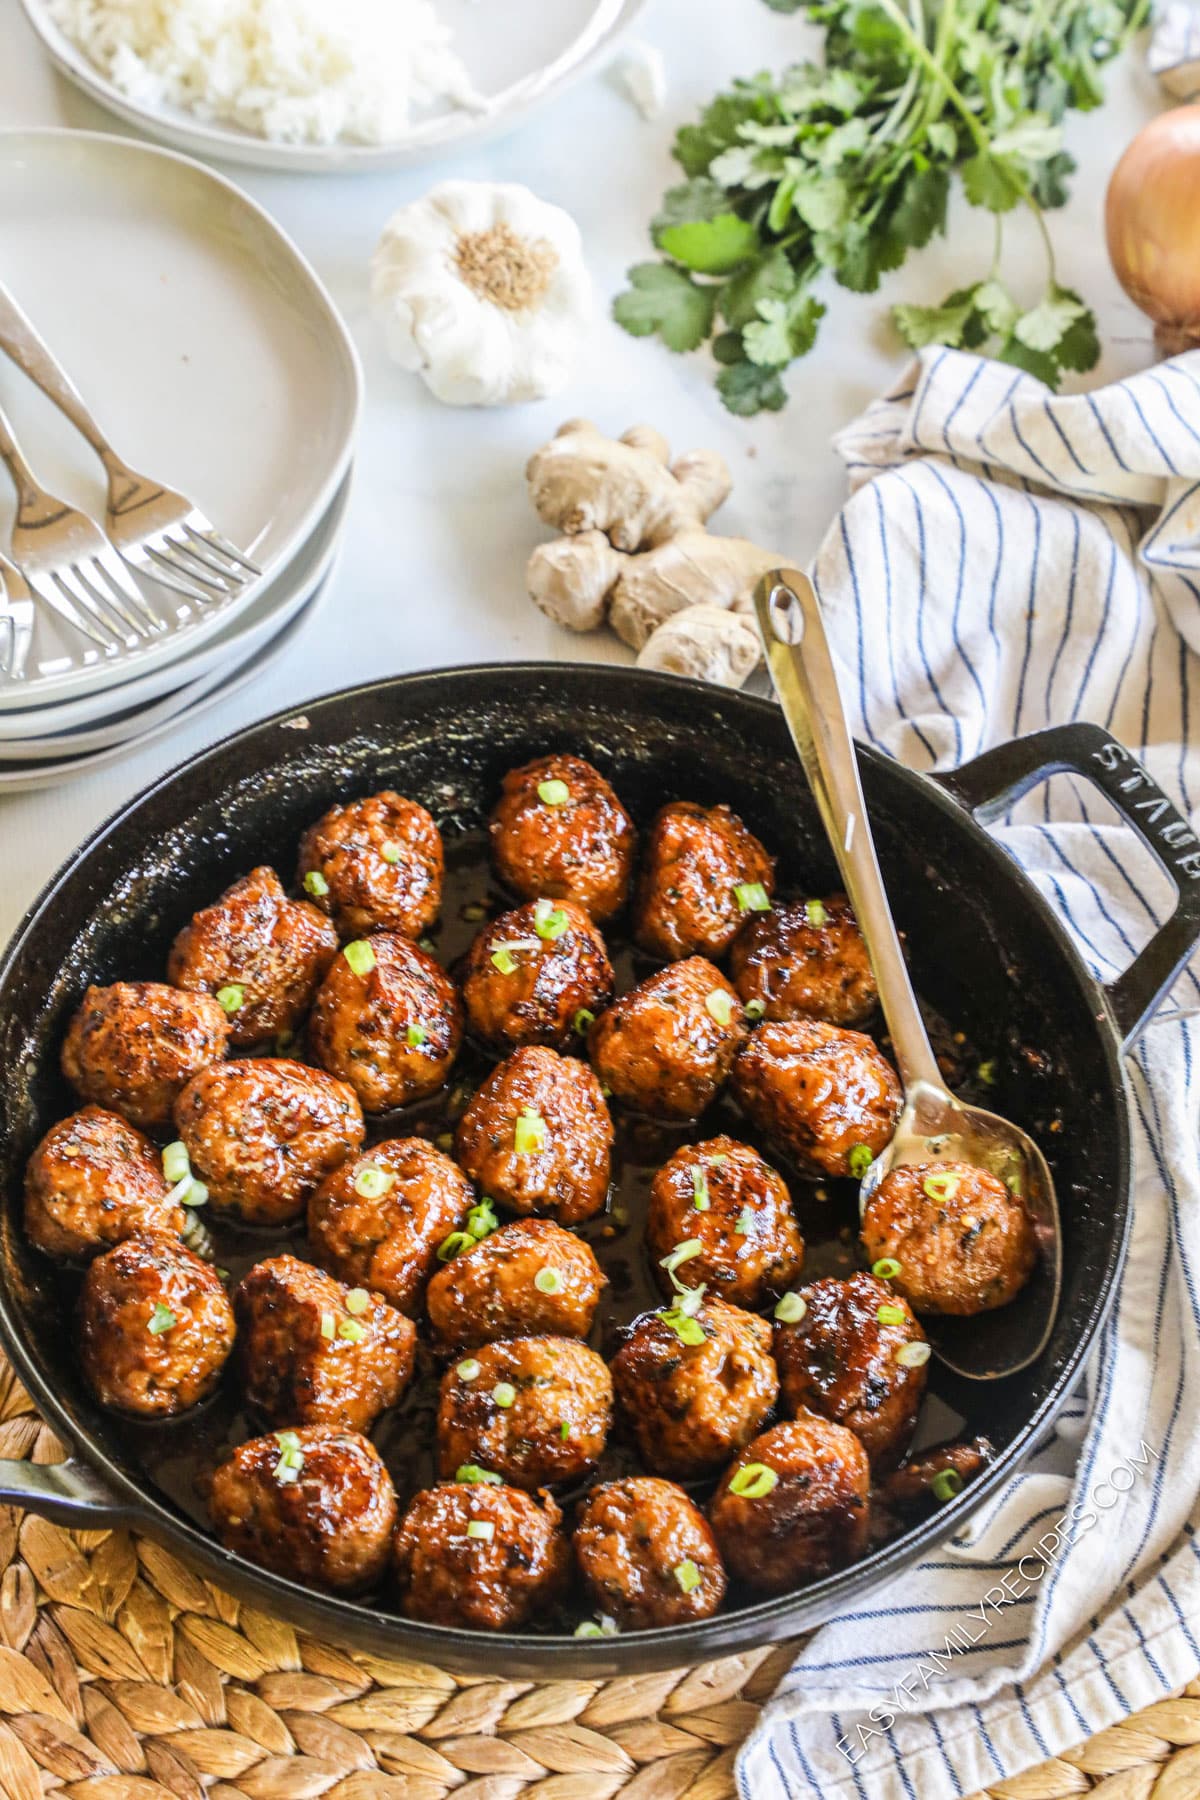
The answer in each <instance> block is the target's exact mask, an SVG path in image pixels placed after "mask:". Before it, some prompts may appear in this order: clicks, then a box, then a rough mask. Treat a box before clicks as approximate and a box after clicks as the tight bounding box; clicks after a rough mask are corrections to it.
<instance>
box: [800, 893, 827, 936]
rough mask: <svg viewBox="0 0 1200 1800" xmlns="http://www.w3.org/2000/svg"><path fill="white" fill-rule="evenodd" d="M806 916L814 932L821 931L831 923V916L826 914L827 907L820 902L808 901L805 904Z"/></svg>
mask: <svg viewBox="0 0 1200 1800" xmlns="http://www.w3.org/2000/svg"><path fill="white" fill-rule="evenodd" d="M804 916H805V918H806V919H807V920H808V922H809V924H810V925H811V926H812V928H813V930H814V931H820V929H821V927H822V925H828V923H829V914H828V913H827V912H826V910H825V907H824V905H823V904H822V902H821V901H820V900H806V901H805V902H804Z"/></svg>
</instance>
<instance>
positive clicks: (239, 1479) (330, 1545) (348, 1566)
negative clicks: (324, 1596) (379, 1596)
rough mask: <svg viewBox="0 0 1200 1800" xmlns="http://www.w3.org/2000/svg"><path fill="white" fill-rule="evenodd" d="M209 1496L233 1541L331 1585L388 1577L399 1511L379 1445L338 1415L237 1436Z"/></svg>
mask: <svg viewBox="0 0 1200 1800" xmlns="http://www.w3.org/2000/svg"><path fill="white" fill-rule="evenodd" d="M208 1504H209V1511H210V1512H211V1513H212V1519H213V1524H214V1525H215V1526H216V1530H217V1536H218V1537H219V1538H220V1540H221V1542H222V1543H223V1544H224V1546H225V1548H226V1549H227V1550H232V1551H233V1552H234V1554H235V1555H237V1556H245V1557H247V1558H248V1559H249V1560H250V1561H251V1562H255V1563H260V1564H261V1565H262V1567H263V1568H264V1569H273V1570H274V1571H275V1573H276V1574H277V1575H286V1576H288V1577H289V1578H290V1579H291V1580H292V1581H303V1582H307V1583H309V1584H311V1585H312V1586H314V1587H322V1588H328V1589H330V1590H331V1591H332V1592H334V1593H356V1592H359V1591H360V1590H362V1589H363V1588H371V1587H375V1586H376V1585H377V1583H378V1582H379V1581H380V1580H381V1579H382V1577H383V1575H384V1573H385V1571H386V1569H387V1566H388V1561H389V1559H390V1555H391V1546H392V1533H393V1531H394V1530H395V1528H396V1515H397V1513H398V1511H399V1508H398V1507H397V1505H396V1490H395V1489H394V1488H393V1486H392V1478H391V1476H390V1475H389V1474H388V1472H387V1469H386V1468H385V1467H384V1464H383V1459H382V1458H381V1457H380V1455H379V1452H378V1451H377V1450H376V1449H375V1446H374V1445H373V1444H372V1443H370V1442H368V1440H367V1439H366V1438H365V1437H361V1436H360V1435H359V1433H358V1432H357V1431H342V1430H339V1429H338V1427H337V1426H334V1425H306V1426H304V1427H303V1428H302V1429H301V1430H298V1431H273V1432H270V1433H268V1435H267V1436H266V1437H259V1438H252V1439H251V1441H250V1442H249V1443H248V1444H239V1446H238V1448H237V1449H236V1450H235V1451H234V1452H233V1455H232V1456H230V1457H229V1458H228V1459H227V1461H225V1462H223V1463H222V1464H221V1466H220V1468H219V1469H217V1470H216V1472H215V1474H214V1475H213V1480H212V1488H211V1491H210V1494H209V1502H208Z"/></svg>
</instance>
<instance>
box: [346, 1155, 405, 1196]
mask: <svg viewBox="0 0 1200 1800" xmlns="http://www.w3.org/2000/svg"><path fill="white" fill-rule="evenodd" d="M395 1185H396V1177H395V1176H394V1175H393V1174H392V1172H391V1170H390V1169H381V1168H380V1167H379V1164H378V1163H367V1164H366V1166H365V1167H364V1168H361V1169H360V1170H359V1171H358V1174H357V1175H356V1176H355V1177H354V1191H355V1193H356V1194H360V1195H361V1196H362V1198H363V1199H364V1200H379V1199H382V1197H383V1195H384V1194H388V1193H390V1192H391V1190H392V1189H393V1188H394V1187H395Z"/></svg>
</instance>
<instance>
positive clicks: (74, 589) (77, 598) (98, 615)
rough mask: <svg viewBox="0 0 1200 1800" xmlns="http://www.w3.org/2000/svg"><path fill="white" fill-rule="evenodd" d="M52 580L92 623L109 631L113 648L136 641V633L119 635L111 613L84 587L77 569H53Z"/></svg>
mask: <svg viewBox="0 0 1200 1800" xmlns="http://www.w3.org/2000/svg"><path fill="white" fill-rule="evenodd" d="M54 580H55V581H56V582H57V584H58V586H59V588H60V589H61V591H62V592H63V593H64V594H66V595H67V596H68V598H69V599H71V600H73V601H74V602H75V604H76V606H77V607H81V608H82V609H83V612H84V613H85V615H86V616H87V617H88V618H89V619H90V620H91V621H92V623H93V624H94V625H96V626H98V627H99V629H100V630H101V631H107V632H108V633H109V636H110V639H111V641H112V644H113V647H114V648H115V649H118V650H120V649H121V648H122V647H126V648H127V647H129V646H131V645H133V644H136V643H137V637H136V635H131V636H130V637H128V638H126V637H123V636H122V635H121V633H120V631H119V630H117V628H116V627H115V625H114V624H113V620H112V616H111V614H109V613H108V611H107V610H106V608H104V607H102V606H101V604H100V602H99V600H98V599H97V597H96V596H95V595H94V594H93V593H92V592H91V590H90V589H89V588H87V587H85V585H84V584H83V582H82V581H80V579H79V573H78V570H77V569H74V568H61V569H55V571H54Z"/></svg>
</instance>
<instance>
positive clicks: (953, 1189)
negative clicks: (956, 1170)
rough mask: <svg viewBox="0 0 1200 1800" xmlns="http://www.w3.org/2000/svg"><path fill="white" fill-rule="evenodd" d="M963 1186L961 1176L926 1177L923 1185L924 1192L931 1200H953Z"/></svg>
mask: <svg viewBox="0 0 1200 1800" xmlns="http://www.w3.org/2000/svg"><path fill="white" fill-rule="evenodd" d="M961 1185H962V1177H961V1176H960V1175H954V1174H945V1175H926V1177H925V1179H924V1181H923V1182H922V1183H921V1187H922V1189H923V1191H924V1192H925V1193H926V1194H928V1196H929V1198H930V1199H931V1200H953V1198H954V1196H955V1194H957V1192H958V1190H959V1188H960V1186H961Z"/></svg>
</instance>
